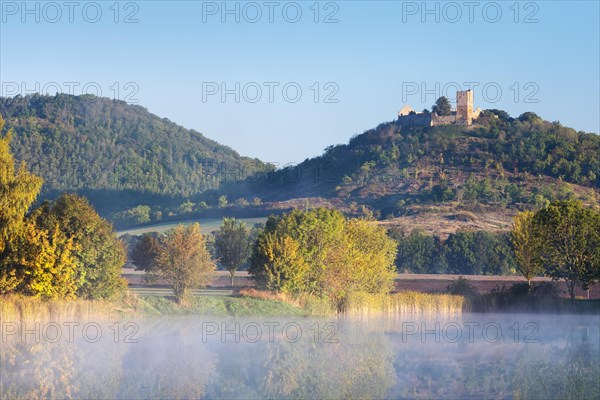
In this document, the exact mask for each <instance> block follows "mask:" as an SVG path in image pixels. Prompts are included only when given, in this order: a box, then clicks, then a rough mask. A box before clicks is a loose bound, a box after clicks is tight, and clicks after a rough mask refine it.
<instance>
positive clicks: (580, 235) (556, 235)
mask: <svg viewBox="0 0 600 400" xmlns="http://www.w3.org/2000/svg"><path fill="white" fill-rule="evenodd" d="M511 236H512V242H513V245H514V249H515V256H516V260H517V268H518V270H519V272H520V273H521V274H522V275H523V276H524V277H525V278H526V279H527V281H528V282H529V283H531V279H532V278H533V277H535V276H539V275H546V276H551V277H552V278H554V279H557V280H558V279H562V280H564V281H565V282H566V283H567V287H568V289H569V294H570V296H571V298H572V299H574V298H575V288H576V287H577V286H578V285H579V286H581V287H582V288H583V289H584V290H585V289H587V288H589V286H590V285H591V284H592V283H594V282H595V281H597V280H599V279H600V211H598V210H597V209H593V208H587V207H584V206H583V204H582V203H580V202H576V201H557V202H553V203H551V204H550V205H548V206H546V207H544V208H542V209H540V210H539V211H537V212H531V211H526V212H523V213H521V214H519V215H518V216H517V217H516V218H515V221H514V225H513V229H512V232H511Z"/></svg>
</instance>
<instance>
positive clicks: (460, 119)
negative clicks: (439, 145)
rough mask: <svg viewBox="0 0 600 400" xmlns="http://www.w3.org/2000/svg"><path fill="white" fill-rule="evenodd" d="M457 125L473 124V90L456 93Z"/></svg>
mask: <svg viewBox="0 0 600 400" xmlns="http://www.w3.org/2000/svg"><path fill="white" fill-rule="evenodd" d="M456 123H457V124H459V125H471V124H472V123H473V92H472V91H471V90H465V91H462V92H456Z"/></svg>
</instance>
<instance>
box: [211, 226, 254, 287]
mask: <svg viewBox="0 0 600 400" xmlns="http://www.w3.org/2000/svg"><path fill="white" fill-rule="evenodd" d="M215 248H216V252H217V257H218V259H219V262H220V263H221V264H222V265H223V267H225V269H226V270H227V271H229V276H230V278H231V286H233V277H234V275H235V271H237V270H238V269H239V268H240V267H241V266H242V265H244V263H245V262H246V261H247V260H248V257H250V241H249V235H248V230H247V229H246V224H245V223H244V222H243V221H236V220H235V218H223V223H222V224H221V226H220V227H219V230H218V231H217V232H216V233H215Z"/></svg>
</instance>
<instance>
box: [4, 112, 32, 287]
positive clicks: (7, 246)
mask: <svg viewBox="0 0 600 400" xmlns="http://www.w3.org/2000/svg"><path fill="white" fill-rule="evenodd" d="M3 129H4V120H3V119H2V116H0V294H2V293H7V292H10V291H12V290H14V289H15V288H16V287H17V286H18V285H19V284H20V283H21V277H19V274H18V273H17V271H16V270H15V269H14V268H13V267H11V266H10V265H8V258H9V257H10V255H11V253H12V247H13V244H15V242H16V239H17V238H19V237H20V236H21V235H22V234H23V229H24V226H25V224H24V218H25V214H26V213H27V210H29V207H30V206H31V204H32V203H33V202H34V201H35V198H36V197H37V195H38V193H39V192H40V189H41V187H42V178H40V177H38V176H36V175H33V174H31V173H29V171H27V168H26V166H25V163H21V165H20V167H19V168H18V169H16V168H15V160H14V157H13V155H12V153H11V151H10V141H11V138H12V131H11V130H9V131H8V132H7V133H6V135H4V136H2V131H3Z"/></svg>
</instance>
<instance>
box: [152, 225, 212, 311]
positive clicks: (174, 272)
mask: <svg viewBox="0 0 600 400" xmlns="http://www.w3.org/2000/svg"><path fill="white" fill-rule="evenodd" d="M215 269H216V265H215V263H214V261H213V260H212V258H211V255H210V253H209V251H208V249H207V248H206V240H205V239H204V236H203V235H202V232H201V231H200V225H199V224H197V223H196V224H192V225H189V226H184V225H178V226H176V227H175V228H173V229H171V230H170V231H169V232H167V233H166V234H165V236H164V237H162V238H161V241H160V250H159V254H158V256H157V259H156V261H155V263H154V268H153V269H152V270H151V271H147V272H146V273H149V274H157V275H158V276H159V277H162V278H164V279H165V280H166V281H167V282H169V283H170V284H171V285H172V286H173V292H174V294H175V298H176V300H177V302H178V303H180V304H186V303H187V302H188V297H189V290H190V289H196V288H201V287H204V286H206V285H207V284H208V283H209V282H210V280H211V279H212V277H213V274H214V271H215Z"/></svg>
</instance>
